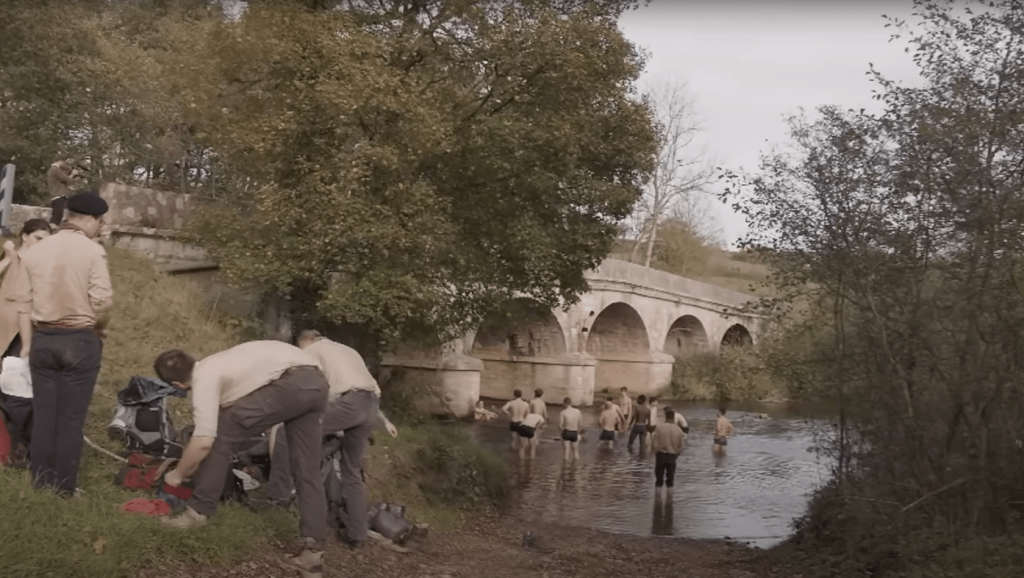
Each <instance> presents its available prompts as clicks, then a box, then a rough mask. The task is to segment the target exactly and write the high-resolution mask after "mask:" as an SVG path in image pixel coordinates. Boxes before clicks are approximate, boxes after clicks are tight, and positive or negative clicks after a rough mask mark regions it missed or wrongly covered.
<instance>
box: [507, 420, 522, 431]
mask: <svg viewBox="0 0 1024 578" xmlns="http://www.w3.org/2000/svg"><path fill="white" fill-rule="evenodd" d="M508 431H511V432H518V431H519V422H517V421H514V422H512V423H510V424H508Z"/></svg>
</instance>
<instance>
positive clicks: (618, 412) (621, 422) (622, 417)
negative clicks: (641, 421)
mask: <svg viewBox="0 0 1024 578" xmlns="http://www.w3.org/2000/svg"><path fill="white" fill-rule="evenodd" d="M606 403H607V404H609V405H611V406H612V409H614V410H615V415H617V416H619V421H617V422H615V431H619V429H621V428H622V427H623V426H624V424H625V421H626V415H625V414H623V413H622V408H621V407H619V404H617V403H615V401H614V400H613V399H612V396H610V395H609V396H608V398H607V400H606Z"/></svg>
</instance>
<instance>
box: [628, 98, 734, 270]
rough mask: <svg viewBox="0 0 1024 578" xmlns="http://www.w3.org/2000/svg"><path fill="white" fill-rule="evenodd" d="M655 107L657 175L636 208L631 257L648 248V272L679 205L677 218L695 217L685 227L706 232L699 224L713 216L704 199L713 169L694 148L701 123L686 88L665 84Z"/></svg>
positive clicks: (703, 223) (655, 165)
mask: <svg viewBox="0 0 1024 578" xmlns="http://www.w3.org/2000/svg"><path fill="white" fill-rule="evenodd" d="M651 102H652V106H653V108H654V110H655V114H656V116H657V126H658V152H657V158H656V159H655V164H654V172H653V173H652V174H651V179H650V181H649V182H648V183H647V186H646V187H645V188H644V194H643V197H641V199H640V202H639V203H638V204H637V207H636V208H635V209H634V215H635V216H636V220H637V225H638V227H637V231H636V239H635V242H634V244H633V251H632V253H631V255H630V261H637V259H638V257H639V253H640V249H641V246H643V247H644V251H645V255H644V261H643V262H644V266H646V267H650V266H651V259H652V258H653V256H654V246H655V242H656V240H657V238H658V228H659V227H660V226H661V225H662V221H663V219H665V218H666V217H667V216H668V215H669V213H670V212H671V211H672V210H673V207H675V206H677V205H680V209H679V212H678V213H677V214H676V218H677V219H678V218H680V217H682V218H684V219H689V218H692V220H688V221H687V223H686V226H687V227H688V228H689V229H691V230H692V231H697V230H701V231H702V232H703V231H706V230H707V225H706V223H705V222H702V221H701V220H699V219H703V218H706V217H708V216H710V215H709V212H708V211H707V210H706V200H705V197H704V196H703V195H704V194H705V193H706V191H705V187H706V186H707V185H708V184H709V183H710V182H711V179H712V177H713V176H714V169H713V167H712V166H711V165H710V164H709V163H707V162H706V159H705V158H704V155H703V153H702V152H700V151H698V150H696V148H695V140H696V137H697V135H698V134H699V132H700V124H699V123H698V122H697V120H696V118H695V116H694V111H693V103H692V101H690V100H689V99H688V98H687V95H686V91H685V87H684V86H683V85H679V84H670V85H665V86H664V87H662V88H660V89H657V90H655V91H653V93H652V96H651Z"/></svg>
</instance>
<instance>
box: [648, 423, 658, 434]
mask: <svg viewBox="0 0 1024 578" xmlns="http://www.w3.org/2000/svg"><path fill="white" fill-rule="evenodd" d="M646 427H647V433H654V430H656V429H658V426H656V425H649V426H646Z"/></svg>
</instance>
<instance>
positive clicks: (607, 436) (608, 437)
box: [597, 429, 615, 442]
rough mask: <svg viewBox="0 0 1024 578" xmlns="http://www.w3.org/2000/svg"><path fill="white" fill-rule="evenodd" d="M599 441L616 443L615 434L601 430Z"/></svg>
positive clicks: (608, 430)
mask: <svg viewBox="0 0 1024 578" xmlns="http://www.w3.org/2000/svg"><path fill="white" fill-rule="evenodd" d="M597 439H599V440H601V441H603V442H613V441H615V432H614V431H612V430H610V429H603V430H601V435H600V437H598V438H597Z"/></svg>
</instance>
